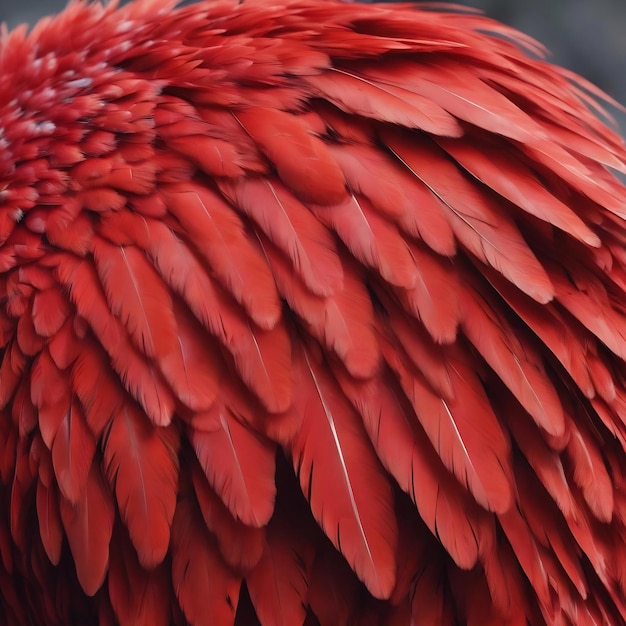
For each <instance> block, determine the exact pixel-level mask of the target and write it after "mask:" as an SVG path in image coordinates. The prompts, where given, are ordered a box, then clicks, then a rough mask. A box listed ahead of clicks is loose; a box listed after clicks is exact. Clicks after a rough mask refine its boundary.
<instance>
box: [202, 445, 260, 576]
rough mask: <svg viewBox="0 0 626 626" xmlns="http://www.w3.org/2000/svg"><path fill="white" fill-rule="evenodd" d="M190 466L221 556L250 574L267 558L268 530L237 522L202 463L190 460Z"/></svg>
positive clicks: (233, 566) (206, 519)
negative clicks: (214, 487)
mask: <svg viewBox="0 0 626 626" xmlns="http://www.w3.org/2000/svg"><path fill="white" fill-rule="evenodd" d="M190 456H191V455H190ZM190 464H191V471H192V473H191V479H192V482H193V487H194V491H195V493H196V499H197V500H198V506H199V507H200V511H201V513H202V517H203V519H204V523H205V524H206V526H207V528H208V529H209V530H210V531H211V532H212V533H213V535H214V536H215V539H216V540H217V543H218V546H219V549H220V554H221V555H222V557H223V558H224V561H226V563H227V564H228V565H230V566H231V567H232V568H233V569H235V570H237V571H240V570H243V571H247V570H250V569H251V568H253V567H254V566H255V565H256V564H257V563H258V562H259V559H260V558H261V555H262V554H263V546H264V537H265V529H264V528H255V527H253V526H246V525H245V524H244V523H243V522H241V521H240V520H237V519H235V518H234V517H233V515H232V513H231V512H230V511H229V510H228V508H227V507H226V505H225V504H224V503H223V502H222V500H221V499H220V498H219V496H218V495H217V494H216V493H215V491H214V490H213V488H212V487H211V486H210V485H209V483H208V481H207V478H206V476H205V474H204V470H203V469H202V468H201V467H200V465H199V463H198V461H192V460H191V459H190Z"/></svg>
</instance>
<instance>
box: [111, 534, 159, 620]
mask: <svg viewBox="0 0 626 626" xmlns="http://www.w3.org/2000/svg"><path fill="white" fill-rule="evenodd" d="M169 585H170V581H169V580H168V572H167V570H166V568H165V567H162V566H161V567H157V568H156V569H152V570H150V571H146V570H145V569H143V568H142V567H141V565H140V563H139V561H138V560H137V555H136V553H135V550H134V548H133V546H132V544H131V543H130V542H129V541H128V539H127V538H126V537H124V536H123V535H122V533H121V532H119V530H118V531H116V533H115V535H114V538H113V541H112V542H111V559H110V565H109V576H108V588H109V597H110V598H111V607H112V608H113V611H114V613H115V617H116V618H117V621H118V622H119V625H120V626H132V625H133V624H154V626H169V623H170V621H169V613H170V607H169V604H170V590H169Z"/></svg>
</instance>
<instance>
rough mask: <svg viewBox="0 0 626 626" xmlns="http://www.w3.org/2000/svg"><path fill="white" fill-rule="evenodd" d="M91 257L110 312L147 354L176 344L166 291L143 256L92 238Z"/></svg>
mask: <svg viewBox="0 0 626 626" xmlns="http://www.w3.org/2000/svg"><path fill="white" fill-rule="evenodd" d="M93 251H94V260H95V265H96V270H97V271H98V276H99V277H100V281H101V283H102V287H103V289H104V292H105V294H106V297H107V302H108V304H109V306H110V309H111V312H112V313H113V314H114V315H116V316H117V317H118V318H119V319H120V320H121V322H122V324H123V325H124V326H125V328H126V330H127V331H128V333H129V335H130V337H131V338H132V339H133V341H134V343H135V346H136V347H137V348H138V349H139V350H140V351H141V352H142V353H143V354H145V355H146V356H149V357H154V356H163V355H166V354H168V353H170V352H171V351H172V350H173V349H174V346H175V344H176V322H175V320H174V315H173V313H172V304H171V299H170V296H169V293H168V291H167V289H166V288H165V286H164V285H163V283H162V282H161V280H160V279H159V277H158V275H157V274H156V272H155V271H154V269H153V268H152V266H151V265H150V264H149V263H148V260H147V259H146V257H145V256H144V255H143V254H142V253H141V252H140V251H138V250H137V249H135V248H133V247H130V246H114V245H111V244H109V243H106V242H104V241H103V240H100V239H96V240H95V241H94V248H93Z"/></svg>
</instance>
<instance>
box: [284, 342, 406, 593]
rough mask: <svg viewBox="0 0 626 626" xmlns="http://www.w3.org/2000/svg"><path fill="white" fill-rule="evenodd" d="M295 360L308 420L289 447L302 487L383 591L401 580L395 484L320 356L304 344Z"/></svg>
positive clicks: (367, 578) (336, 539)
mask: <svg viewBox="0 0 626 626" xmlns="http://www.w3.org/2000/svg"><path fill="white" fill-rule="evenodd" d="M295 365H296V375H297V380H296V384H297V386H298V388H299V389H300V395H299V396H298V397H297V398H296V399H295V402H294V410H295V411H297V414H298V415H299V419H300V420H301V426H300V429H299V432H298V433H297V434H296V436H295V438H294V440H293V442H292V443H291V444H290V446H289V452H290V454H291V456H292V460H293V464H294V467H295V469H296V471H297V473H298V476H299V478H300V484H301V487H302V491H303V493H304V494H305V495H306V496H307V499H308V500H309V502H310V504H311V509H312V511H313V514H314V515H315V516H316V519H317V520H318V522H319V523H320V524H321V526H322V528H323V529H324V530H325V532H326V533H327V534H328V536H329V538H330V539H331V541H332V542H333V543H334V544H335V546H336V547H337V549H339V550H341V551H342V553H343V554H344V555H345V557H346V559H347V560H348V562H349V563H350V565H351V566H352V567H353V568H354V570H355V571H356V572H357V574H358V575H359V576H360V577H361V579H362V580H363V581H364V582H365V584H366V585H367V586H368V588H369V589H370V590H371V592H372V594H373V595H374V596H376V597H383V598H384V597H386V596H388V595H389V594H390V593H391V591H392V589H393V585H394V582H395V581H394V578H395V572H394V549H395V540H396V528H395V523H394V518H393V516H392V515H391V493H390V488H389V484H388V482H387V480H386V479H385V477H384V474H383V472H382V470H381V467H380V466H379V464H378V461H377V459H376V456H375V455H374V454H373V450H372V448H371V445H370V443H369V441H367V438H366V435H365V433H364V432H363V430H362V427H361V426H360V424H359V423H358V420H357V418H356V415H355V414H354V412H353V410H352V408H351V407H350V406H349V405H348V404H347V402H346V400H345V398H344V397H342V394H341V391H340V390H339V389H337V387H336V385H335V384H333V382H332V379H330V378H329V376H328V374H327V373H326V372H325V371H324V369H322V367H320V364H319V363H317V362H316V361H315V357H314V356H312V355H310V354H309V353H308V351H305V352H304V353H303V354H300V355H298V358H297V360H296V362H295ZM372 494H375V495H374V496H372Z"/></svg>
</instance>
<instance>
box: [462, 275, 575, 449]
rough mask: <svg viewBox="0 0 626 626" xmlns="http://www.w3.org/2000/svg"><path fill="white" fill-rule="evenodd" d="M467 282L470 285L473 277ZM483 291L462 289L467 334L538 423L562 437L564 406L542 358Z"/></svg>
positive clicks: (464, 328)
mask: <svg viewBox="0 0 626 626" xmlns="http://www.w3.org/2000/svg"><path fill="white" fill-rule="evenodd" d="M464 282H465V285H468V284H471V279H469V280H466V281H464ZM472 287H474V286H473V285H472ZM481 292H482V290H481V289H479V288H476V287H474V288H473V289H468V288H464V289H463V290H462V291H461V296H460V298H459V300H460V306H461V309H462V311H463V321H462V322H461V324H462V327H463V331H464V332H465V335H466V337H467V338H468V339H469V340H470V341H471V342H472V344H473V345H474V347H475V348H476V350H478V352H479V353H480V354H481V355H482V356H483V358H484V359H485V361H487V363H489V365H490V366H491V368H492V369H493V371H494V372H495V373H496V374H498V375H499V377H500V379H501V380H502V382H504V384H505V385H506V386H507V387H508V388H509V389H510V390H511V392H512V393H513V395H514V396H515V397H516V398H517V400H518V401H519V403H520V404H521V405H522V406H523V407H524V408H525V409H526V410H527V411H528V413H529V414H530V415H531V416H532V418H533V419H534V420H535V422H536V423H537V424H538V425H539V426H541V427H542V428H543V429H544V430H545V431H546V432H548V433H549V434H551V435H553V436H555V437H559V436H562V435H563V434H564V432H565V419H564V417H563V409H562V407H561V402H560V400H559V397H558V395H557V393H556V391H555V389H554V387H553V385H552V383H551V381H550V380H549V378H548V376H547V375H546V371H545V368H544V364H543V363H542V361H541V358H540V357H539V355H538V354H537V351H536V350H535V349H534V347H533V346H532V344H530V343H529V342H524V343H522V341H521V339H518V337H517V336H516V335H517V334H518V333H517V332H516V331H515V330H514V328H513V327H512V326H511V324H509V323H508V321H507V320H505V319H504V318H502V317H501V316H500V315H498V313H497V310H496V308H495V307H494V306H493V305H492V304H491V303H490V302H489V300H487V299H486V298H485V297H484V294H483V293H481Z"/></svg>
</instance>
